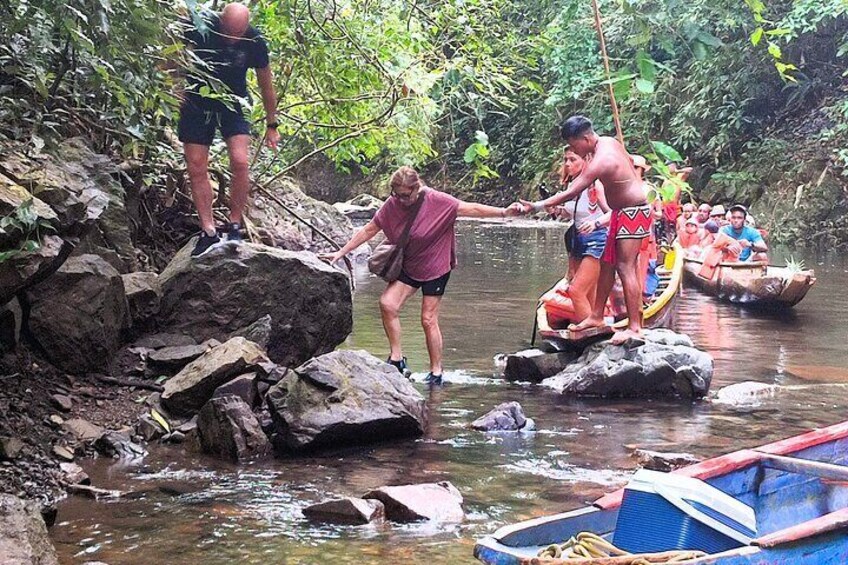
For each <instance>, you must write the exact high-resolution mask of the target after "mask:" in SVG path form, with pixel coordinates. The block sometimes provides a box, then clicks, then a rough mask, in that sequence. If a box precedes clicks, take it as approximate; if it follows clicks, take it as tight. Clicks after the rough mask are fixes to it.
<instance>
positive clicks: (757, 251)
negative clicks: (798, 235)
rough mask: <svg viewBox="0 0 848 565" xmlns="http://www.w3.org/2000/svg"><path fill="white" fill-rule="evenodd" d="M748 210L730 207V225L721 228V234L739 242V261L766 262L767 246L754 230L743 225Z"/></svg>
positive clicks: (741, 207)
mask: <svg viewBox="0 0 848 565" xmlns="http://www.w3.org/2000/svg"><path fill="white" fill-rule="evenodd" d="M747 216H748V210H747V209H746V208H745V207H744V206H742V205H741V204H734V205H733V206H731V207H730V225H729V226H724V227H723V228H721V232H722V233H724V234H726V235H729V236H730V237H732V238H733V239H735V240H736V241H738V242H739V245H740V246H741V247H742V253H740V254H739V260H740V261H758V262H759V261H762V262H768V256H767V255H766V253H767V252H768V246H767V245H766V242H765V241H764V240H763V236H762V235H760V232H758V231H757V230H756V229H754V228H752V227H751V226H746V225H745V218H746V217H747Z"/></svg>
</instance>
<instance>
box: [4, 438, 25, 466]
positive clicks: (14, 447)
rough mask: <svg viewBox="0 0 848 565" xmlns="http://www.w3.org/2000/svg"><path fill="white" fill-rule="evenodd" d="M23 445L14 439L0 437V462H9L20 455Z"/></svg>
mask: <svg viewBox="0 0 848 565" xmlns="http://www.w3.org/2000/svg"><path fill="white" fill-rule="evenodd" d="M23 448H24V443H23V442H22V441H21V440H19V439H18V438H16V437H0V461H11V460H13V459H16V458H17V457H18V455H20V453H21V450H22V449H23Z"/></svg>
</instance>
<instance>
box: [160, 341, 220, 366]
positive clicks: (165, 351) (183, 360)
mask: <svg viewBox="0 0 848 565" xmlns="http://www.w3.org/2000/svg"><path fill="white" fill-rule="evenodd" d="M207 351H209V347H207V346H205V345H177V346H174V347H162V348H161V349H157V350H155V351H151V352H150V354H148V356H147V362H148V363H150V366H151V367H153V368H155V369H163V370H174V369H177V370H179V369H182V368H183V367H185V366H186V365H188V364H189V363H191V362H192V361H194V360H195V359H197V358H198V357H200V356H201V355H203V354H204V353H206V352H207Z"/></svg>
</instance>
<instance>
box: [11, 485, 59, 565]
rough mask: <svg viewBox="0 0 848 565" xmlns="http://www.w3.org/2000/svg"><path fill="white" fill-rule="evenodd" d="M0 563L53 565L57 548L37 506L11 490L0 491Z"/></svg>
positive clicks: (56, 559)
mask: <svg viewBox="0 0 848 565" xmlns="http://www.w3.org/2000/svg"><path fill="white" fill-rule="evenodd" d="M0 563H3V564H4V565H54V564H58V563H59V559H58V557H57V556H56V550H55V549H54V548H53V544H51V543H50V538H49V537H48V535H47V526H46V524H45V523H44V519H43V518H42V517H41V513H40V512H39V510H38V507H37V506H36V505H35V504H34V503H32V502H26V501H24V500H21V499H20V498H18V497H16V496H12V495H10V494H0Z"/></svg>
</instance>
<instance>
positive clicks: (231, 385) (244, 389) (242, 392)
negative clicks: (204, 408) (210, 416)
mask: <svg viewBox="0 0 848 565" xmlns="http://www.w3.org/2000/svg"><path fill="white" fill-rule="evenodd" d="M224 396H237V397H239V398H241V399H242V400H244V402H245V403H246V404H247V405H248V406H250V407H251V408H253V407H255V406H256V405H257V404H258V400H259V395H258V393H257V390H256V373H248V374H246V375H242V376H240V377H236V378H234V379H233V380H231V381H230V382H228V383H224V384H222V385H221V386H219V387H218V388H216V389H215V392H213V393H212V398H221V397H224Z"/></svg>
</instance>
